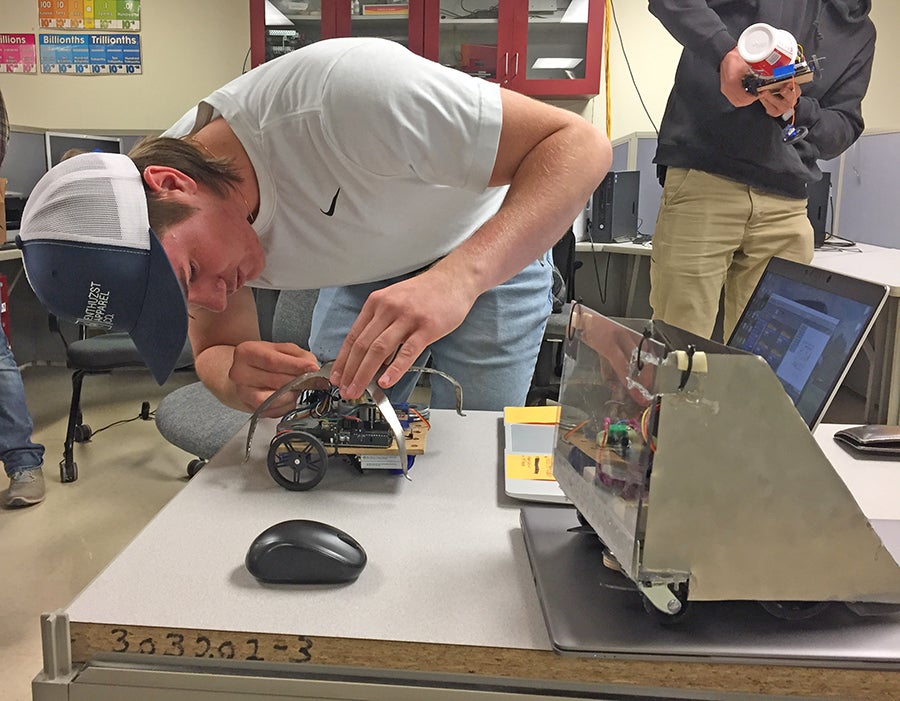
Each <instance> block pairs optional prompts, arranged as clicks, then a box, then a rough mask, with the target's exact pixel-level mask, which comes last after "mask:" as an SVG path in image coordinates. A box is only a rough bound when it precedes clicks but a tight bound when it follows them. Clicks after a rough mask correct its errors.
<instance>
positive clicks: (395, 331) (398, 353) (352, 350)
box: [331, 264, 475, 399]
mask: <svg viewBox="0 0 900 701" xmlns="http://www.w3.org/2000/svg"><path fill="white" fill-rule="evenodd" d="M438 266H440V264H438ZM465 289H466V285H465V284H462V283H461V282H460V281H459V280H458V279H457V280H448V279H447V278H446V276H445V275H444V274H443V273H442V272H441V271H440V270H439V269H438V268H437V267H435V268H432V269H431V270H429V271H427V272H425V273H422V274H421V275H418V276H416V277H413V278H410V279H409V280H404V281H402V282H398V283H395V284H393V285H391V286H390V287H386V288H384V289H382V290H377V291H375V292H373V293H372V294H371V295H369V298H368V299H367V300H366V303H365V304H364V305H363V307H362V310H361V311H360V314H359V316H358V317H357V319H356V321H355V322H354V324H353V326H351V327H350V332H349V333H348V334H347V338H346V339H345V340H344V344H343V346H341V350H340V352H339V353H338V357H337V358H336V359H335V361H334V370H333V371H332V373H331V382H332V384H334V385H337V386H338V387H339V388H340V391H341V396H342V397H344V398H346V399H356V398H357V397H360V396H361V395H362V393H363V392H364V391H365V389H366V387H367V386H368V385H369V383H370V382H371V381H372V379H373V378H375V379H377V380H378V385H379V386H380V387H391V386H393V385H394V384H395V383H396V382H397V381H398V380H399V379H400V378H401V377H402V376H403V374H404V373H405V372H406V371H407V370H409V368H410V367H411V366H412V364H413V363H414V362H415V360H416V358H418V357H419V355H420V354H421V353H422V351H424V350H425V348H427V347H428V345H430V344H431V343H433V342H434V341H436V340H437V339H439V338H443V337H444V336H446V335H447V334H449V333H450V332H451V331H453V330H454V329H455V328H456V327H457V326H459V325H460V324H461V323H462V322H463V320H464V319H465V318H466V315H467V314H468V313H469V310H470V309H471V307H472V304H473V303H474V301H475V298H474V296H472V295H469V294H467V293H465V292H464V291H463V290H465ZM388 363H389V364H388ZM385 364H388V366H387V368H385V369H384V371H383V372H382V371H381V369H382V367H383V366H384V365H385Z"/></svg>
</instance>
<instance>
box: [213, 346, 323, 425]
mask: <svg viewBox="0 0 900 701" xmlns="http://www.w3.org/2000/svg"><path fill="white" fill-rule="evenodd" d="M318 369H319V364H318V362H317V361H316V358H315V356H314V355H313V354H312V353H310V352H309V351H307V350H303V349H302V348H300V346H297V345H294V344H293V343H269V342H266V341H245V342H243V343H240V344H238V345H237V346H235V348H234V361H233V363H232V365H231V370H230V371H229V372H228V379H229V380H231V382H233V383H234V385H235V387H236V389H237V395H238V398H239V399H240V400H241V401H242V402H243V403H244V404H245V406H246V407H247V409H248V410H249V411H255V410H256V407H258V406H259V405H260V404H262V403H263V401H265V400H266V399H268V398H269V395H270V394H272V392H274V391H275V390H277V389H278V388H280V387H282V386H284V385H285V384H287V383H288V382H290V381H291V380H293V379H294V378H296V377H297V376H298V375H302V374H304V373H307V372H313V371H314V370H318ZM296 400H297V397H296V395H295V394H293V393H288V394H285V395H284V397H282V398H281V399H280V400H279V401H278V402H276V403H275V404H273V405H272V406H271V407H269V408H268V409H267V410H266V412H265V414H264V415H265V416H274V417H278V416H283V415H284V414H286V413H287V412H288V411H290V410H291V409H292V408H293V406H294V403H295V402H296Z"/></svg>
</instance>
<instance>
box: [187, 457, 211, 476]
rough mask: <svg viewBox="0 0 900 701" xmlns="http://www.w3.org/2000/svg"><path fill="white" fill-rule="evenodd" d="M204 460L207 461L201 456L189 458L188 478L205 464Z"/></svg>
mask: <svg viewBox="0 0 900 701" xmlns="http://www.w3.org/2000/svg"><path fill="white" fill-rule="evenodd" d="M206 462H207V461H206V460H204V459H203V458H197V459H195V460H191V461H190V462H189V463H188V466H187V476H188V478H189V479H190V478H191V477H193V476H194V475H196V474H197V473H198V472H200V470H201V469H202V468H203V466H204V465H205V464H206Z"/></svg>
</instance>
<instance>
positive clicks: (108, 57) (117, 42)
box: [39, 33, 142, 75]
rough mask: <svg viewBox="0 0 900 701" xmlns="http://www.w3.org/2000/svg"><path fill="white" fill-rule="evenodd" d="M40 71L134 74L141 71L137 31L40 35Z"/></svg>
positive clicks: (84, 73)
mask: <svg viewBox="0 0 900 701" xmlns="http://www.w3.org/2000/svg"><path fill="white" fill-rule="evenodd" d="M39 46H40V64H41V73H56V74H64V75H110V74H112V75H135V74H139V73H141V72H142V64H141V36H140V34H89V33H81V34H40V35H39Z"/></svg>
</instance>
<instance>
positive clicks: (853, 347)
mask: <svg viewBox="0 0 900 701" xmlns="http://www.w3.org/2000/svg"><path fill="white" fill-rule="evenodd" d="M888 291H889V289H888V287H887V286H885V285H880V284H877V283H874V282H869V281H866V280H860V279H858V278H853V277H849V276H847V275H841V274H838V273H833V272H829V271H827V270H821V269H819V268H814V267H813V266H810V265H804V264H802V263H795V262H793V261H790V260H785V259H783V258H772V259H771V260H770V261H769V264H768V265H767V266H766V269H765V271H764V272H763V275H762V277H761V278H760V280H759V283H758V284H757V285H756V289H755V290H754V291H753V294H752V295H751V296H750V299H749V301H748V302H747V306H746V307H744V313H743V314H742V315H741V318H740V319H739V320H738V323H737V325H736V326H735V327H734V331H733V332H732V334H731V337H730V338H729V339H728V343H727V344H726V345H724V346H723V345H722V344H720V343H716V342H715V341H710V340H708V339H705V338H703V337H701V336H695V335H694V334H691V333H689V332H688V331H684V330H682V329H679V328H677V327H674V326H671V325H669V324H666V323H665V322H661V321H654V322H653V330H654V335H655V336H656V337H657V338H658V339H659V340H660V341H662V342H663V343H665V344H666V346H667V347H668V348H670V349H676V348H680V349H684V348H686V347H687V346H688V344H692V345H694V346H695V347H696V348H697V350H701V351H706V352H709V353H753V354H754V355H759V356H762V357H763V358H764V359H765V360H766V362H767V363H768V364H769V366H770V367H771V368H772V371H773V372H774V373H775V376H776V377H777V378H778V380H779V381H780V382H781V385H782V387H784V390H785V392H787V394H788V396H789V397H790V398H791V400H792V401H793V402H794V406H795V407H796V408H797V411H798V412H800V415H801V416H802V417H803V420H804V421H805V422H806V425H807V426H809V428H810V430H813V429H814V428H815V427H816V426H818V424H819V422H820V421H821V420H822V417H823V416H824V415H825V412H826V411H827V409H828V407H829V405H830V404H831V401H832V399H834V395H835V394H837V391H838V389H839V388H840V386H841V382H842V381H843V380H844V377H846V375H847V372H848V371H849V370H850V366H851V365H852V364H853V360H854V359H855V358H856V356H857V354H858V353H859V351H860V349H861V348H862V346H863V343H864V342H865V340H866V337H867V336H868V334H869V332H870V331H871V329H872V326H873V325H874V324H875V319H876V318H877V316H878V312H879V311H880V310H881V308H882V307H883V306H884V303H885V300H887V297H888Z"/></svg>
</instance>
